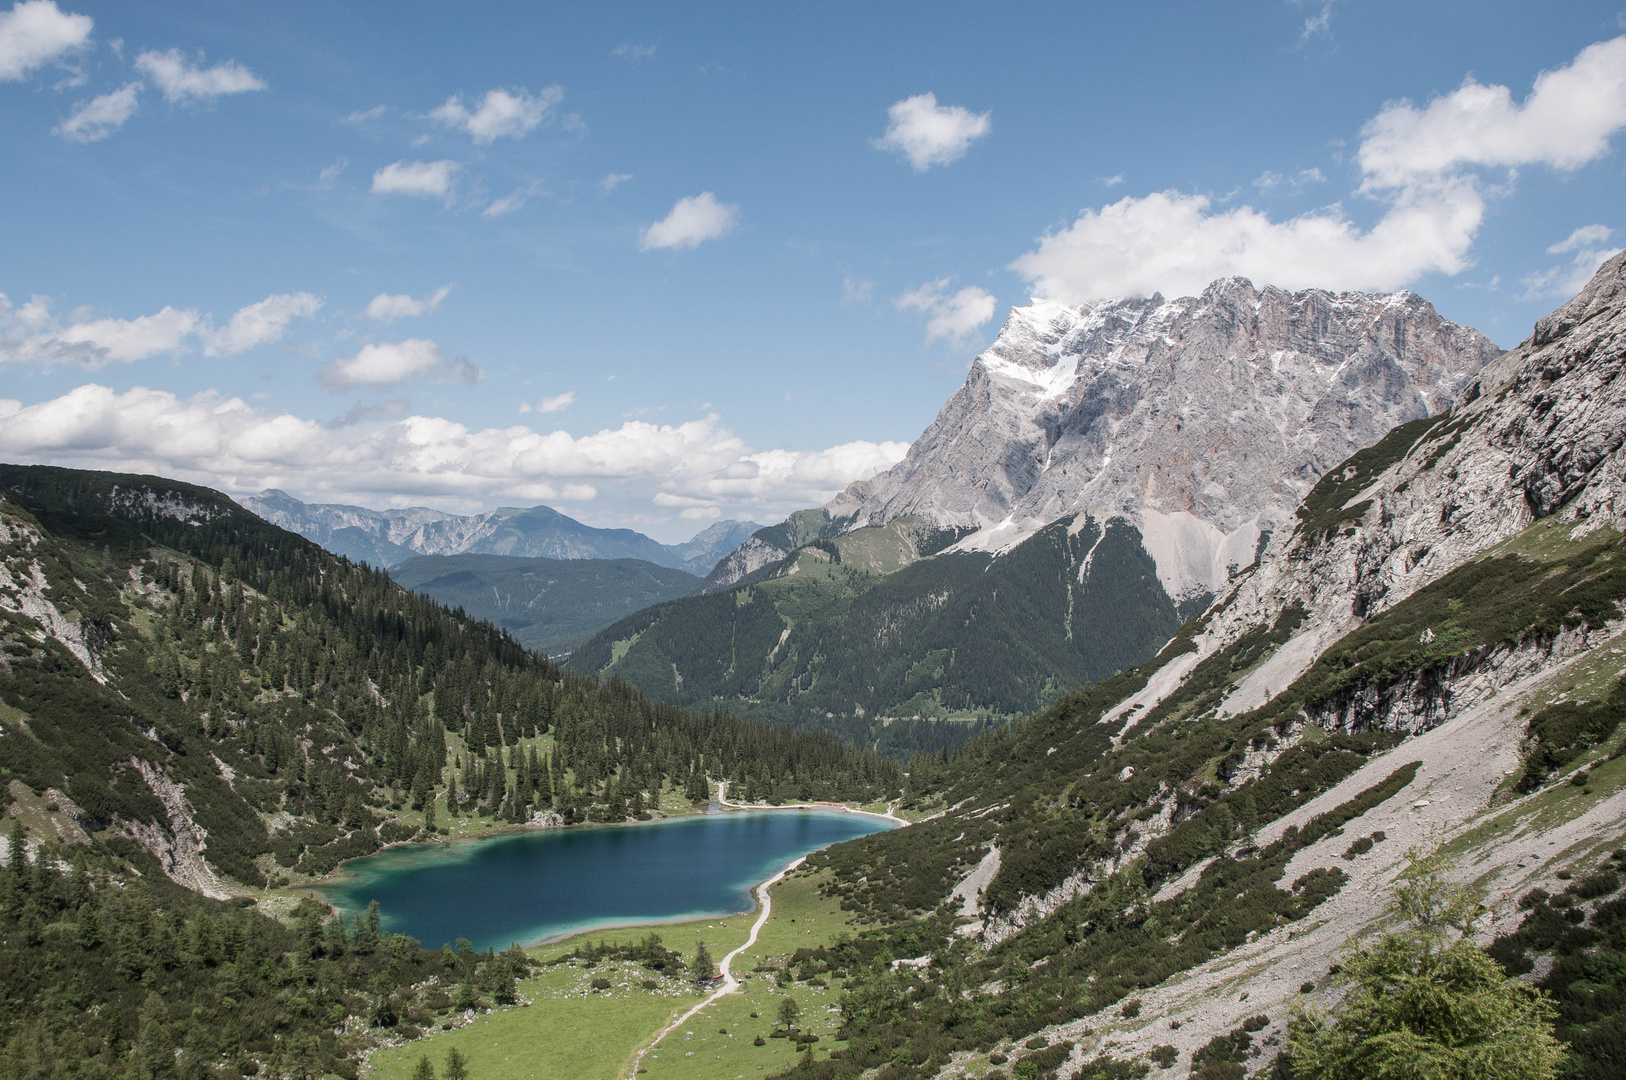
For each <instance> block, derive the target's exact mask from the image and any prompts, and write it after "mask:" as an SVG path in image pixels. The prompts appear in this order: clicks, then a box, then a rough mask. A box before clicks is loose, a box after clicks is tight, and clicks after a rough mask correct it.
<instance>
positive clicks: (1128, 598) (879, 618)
mask: <svg viewBox="0 0 1626 1080" xmlns="http://www.w3.org/2000/svg"><path fill="white" fill-rule="evenodd" d="M799 519H800V520H798V519H793V521H792V522H790V523H787V525H786V526H781V527H778V528H782V529H783V528H789V527H790V526H795V528H794V530H793V531H794V532H795V534H796V535H795V537H794V539H799V540H802V541H803V545H802V546H800V547H798V548H796V550H794V551H793V552H792V553H791V554H790V555H789V556H788V557H787V558H785V559H783V560H781V561H779V562H776V563H774V564H772V565H771V566H767V567H763V568H762V569H760V570H758V571H756V572H755V573H753V574H751V575H750V576H748V577H746V578H745V579H744V580H742V581H740V582H738V583H737V584H735V585H733V586H730V587H729V588H727V589H724V590H722V591H718V592H712V593H709V594H705V595H698V596H692V597H686V598H683V599H679V600H674V601H670V602H668V603H665V604H661V605H657V606H655V607H652V608H650V609H648V610H645V611H641V612H638V613H635V614H633V615H630V616H628V617H627V618H625V619H622V620H620V621H618V622H616V623H613V624H611V625H610V626H608V627H606V628H605V629H604V630H602V631H600V632H599V633H598V634H596V635H595V636H594V637H593V638H592V639H590V640H589V641H588V642H587V643H586V644H585V645H584V646H582V648H581V649H580V650H579V651H578V652H576V653H575V654H573V655H572V657H571V659H570V664H571V666H572V667H575V668H578V669H579V670H583V671H590V672H593V673H596V674H601V675H612V674H613V675H616V676H619V677H621V678H623V679H626V680H627V681H629V682H631V683H633V684H634V685H636V686H638V687H639V688H640V689H642V690H643V691H644V692H645V693H648V694H650V695H652V696H654V697H656V698H659V699H660V700H666V701H673V702H678V703H683V704H687V705H691V706H707V705H710V704H713V703H721V704H725V705H727V706H728V707H730V708H738V709H740V710H742V711H744V712H747V713H748V714H750V715H756V716H763V717H769V718H773V719H778V720H782V721H785V722H789V723H793V724H796V725H798V726H803V727H816V726H818V725H819V722H820V720H821V718H822V719H823V720H826V721H833V720H835V719H837V718H842V717H853V718H857V719H863V718H865V717H870V718H884V719H921V718H931V717H936V718H946V717H956V716H959V717H967V716H1014V715H1019V714H1021V713H1024V712H1028V711H1031V710H1033V709H1035V708H1039V707H1041V706H1043V705H1044V704H1047V703H1048V702H1051V701H1054V700H1055V699H1056V698H1057V697H1059V696H1060V695H1061V694H1062V693H1065V692H1067V691H1069V690H1071V689H1073V688H1076V687H1078V686H1080V685H1083V684H1085V683H1087V682H1090V681H1093V680H1096V679H1100V678H1102V677H1104V676H1106V675H1109V674H1111V673H1112V672H1114V671H1117V670H1120V669H1121V668H1124V667H1126V666H1128V665H1130V664H1133V663H1136V662H1138V661H1140V660H1143V659H1145V658H1146V657H1148V656H1150V655H1152V654H1153V653H1155V652H1156V651H1157V650H1158V649H1159V648H1161V647H1162V646H1163V644H1164V643H1165V642H1167V641H1168V640H1169V638H1170V637H1172V636H1173V635H1174V633H1175V631H1176V630H1177V629H1178V628H1179V625H1180V621H1181V615H1182V612H1181V610H1180V609H1179V608H1177V606H1176V605H1175V603H1174V602H1173V601H1172V600H1170V599H1169V597H1168V595H1167V593H1165V592H1164V590H1163V588H1162V585H1161V584H1160V583H1159V581H1158V578H1157V572H1156V567H1155V565H1154V564H1153V562H1152V560H1151V557H1150V556H1149V555H1148V554H1147V553H1146V551H1145V549H1144V547H1142V545H1141V543H1140V537H1139V534H1138V533H1137V532H1136V530H1135V529H1134V527H1133V526H1131V525H1129V524H1128V523H1127V522H1124V521H1122V520H1113V521H1109V522H1107V523H1105V524H1104V525H1103V524H1102V523H1101V522H1098V521H1096V520H1095V519H1093V518H1086V519H1082V520H1080V519H1079V518H1077V517H1076V516H1069V517H1065V518H1062V519H1061V520H1059V521H1057V522H1055V523H1053V524H1051V525H1049V526H1047V527H1046V528H1044V529H1042V530H1040V531H1039V532H1038V533H1037V534H1036V535H1034V536H1032V537H1030V538H1029V539H1027V540H1026V541H1024V542H1023V543H1021V544H1019V545H1017V546H1016V547H1014V548H1012V549H1011V550H1009V551H1006V552H1003V553H1001V554H999V555H998V556H994V555H990V554H988V553H986V552H967V551H946V552H945V551H944V550H943V549H944V548H947V547H949V546H950V545H951V544H952V543H953V541H954V540H955V539H956V538H957V535H956V534H955V533H953V532H950V531H945V530H934V529H923V528H921V527H920V526H919V525H917V524H916V523H914V522H913V521H912V520H910V519H903V520H900V521H898V522H893V523H891V524H889V525H887V526H885V527H872V528H865V529H859V530H855V531H853V532H847V533H833V530H829V531H832V533H833V534H832V535H824V536H821V535H817V534H818V533H819V532H820V531H821V529H820V526H819V523H818V521H817V520H815V519H814V514H813V512H805V513H804V514H802V515H799ZM758 535H759V536H760V535H761V534H760V533H759V534H758ZM787 535H788V533H787ZM810 537H811V539H810ZM780 539H785V537H780ZM787 542H789V541H788V540H787ZM1205 602H1206V600H1204V601H1199V602H1198V603H1197V604H1195V605H1192V606H1197V607H1200V606H1201V605H1202V604H1203V603H1205Z"/></svg>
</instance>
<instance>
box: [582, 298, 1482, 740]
mask: <svg viewBox="0 0 1626 1080" xmlns="http://www.w3.org/2000/svg"><path fill="white" fill-rule="evenodd" d="M1498 355H1499V350H1498V349H1497V348H1496V347H1495V345H1493V344H1492V343H1491V342H1490V340H1489V339H1487V338H1486V337H1485V336H1484V335H1483V334H1480V333H1479V332H1478V331H1475V330H1472V329H1468V328H1465V327H1461V326H1457V325H1456V324H1454V323H1451V322H1448V321H1446V320H1444V319H1441V318H1440V317H1439V315H1438V314H1437V313H1436V312H1435V311H1434V309H1433V308H1432V307H1431V306H1430V305H1429V304H1428V303H1427V302H1426V301H1424V300H1423V299H1422V298H1420V297H1418V296H1417V295H1415V294H1413V293H1396V294H1392V295H1378V296H1371V295H1365V294H1361V293H1337V294H1334V293H1328V292H1323V291H1320V290H1306V291H1304V292H1298V293H1288V292H1283V291H1282V290H1280V289H1275V288H1268V287H1267V288H1265V289H1262V290H1260V289H1255V288H1254V287H1253V286H1252V285H1251V284H1249V283H1248V282H1246V281H1244V280H1241V279H1226V280H1222V281H1217V282H1215V283H1214V284H1213V285H1211V286H1209V288H1207V289H1206V290H1204V292H1203V294H1202V295H1201V296H1196V297H1185V298H1182V299H1178V300H1164V299H1163V298H1162V297H1158V296H1154V297H1151V298H1149V299H1127V300H1111V301H1106V302H1103V303H1100V304H1096V305H1093V306H1090V307H1085V308H1073V307H1068V306H1065V305H1062V304H1057V303H1050V302H1036V303H1034V304H1033V305H1031V306H1029V307H1025V308H1018V309H1015V310H1014V311H1012V313H1011V315H1010V317H1009V319H1008V320H1007V322H1006V324H1005V327H1004V330H1003V331H1002V332H1001V334H1000V336H999V339H998V341H996V342H995V344H994V345H993V347H992V348H990V349H989V350H988V351H987V352H985V353H983V354H982V355H981V356H979V357H977V359H976V360H975V361H974V362H973V363H972V366H971V371H970V374H969V375H968V377H967V379H966V382H965V384H964V386H962V387H961V388H960V390H959V391H958V392H957V393H956V394H955V395H954V396H953V397H952V398H950V399H949V401H948V402H947V404H945V405H944V406H943V409H942V411H941V412H940V413H939V415H938V417H937V419H936V421H935V422H934V423H933V424H932V425H931V427H929V428H928V429H927V430H926V432H925V433H924V434H923V435H921V437H920V438H919V439H918V440H916V442H915V444H914V445H913V446H912V447H911V448H910V450H909V454H908V456H907V457H906V458H905V459H904V460H903V461H902V462H901V463H899V464H898V465H897V466H895V467H894V468H893V469H892V470H891V471H890V472H888V473H883V474H881V475H879V476H877V477H875V478H874V479H872V480H869V481H865V482H862V483H858V484H854V485H852V486H851V487H850V488H848V489H847V491H845V492H844V493H843V494H842V495H840V496H839V497H838V498H836V499H835V500H833V501H832V502H831V503H829V504H828V505H826V506H825V507H823V508H820V509H817V510H804V511H800V512H798V513H796V514H793V515H791V516H790V518H788V519H787V520H786V521H784V522H782V523H780V524H778V525H775V526H772V527H770V528H767V529H762V530H760V531H758V532H757V533H756V534H755V535H753V536H752V537H751V538H750V539H749V540H748V541H747V542H745V543H744V544H742V545H740V546H739V547H738V548H736V549H735V550H734V551H733V552H731V553H730V554H729V555H728V556H727V557H726V558H724V559H723V560H722V561H721V562H719V563H718V564H717V566H716V568H715V569H714V570H712V572H711V574H710V575H709V576H708V577H707V579H706V581H705V583H704V584H703V585H702V587H701V590H700V591H701V593H702V594H719V593H725V592H727V593H733V595H734V602H733V603H727V604H711V603H708V602H707V601H705V599H704V597H703V596H701V597H694V598H688V599H684V600H679V601H675V602H673V603H671V604H668V605H663V606H662V607H661V608H659V609H652V610H651V611H649V612H642V613H639V614H638V615H636V616H632V617H629V618H627V619H624V620H621V621H619V622H617V623H614V624H612V625H610V626H608V627H606V628H605V629H604V630H603V631H602V632H601V633H600V634H599V635H598V636H597V638H595V639H593V640H591V641H589V642H588V643H587V644H586V645H585V646H584V647H583V649H582V650H581V652H580V653H578V654H577V656H576V657H575V658H574V659H573V661H572V662H573V663H579V664H583V665H587V666H590V667H592V668H593V670H595V671H598V672H601V673H607V672H609V671H612V670H613V671H614V672H615V673H616V674H619V675H621V676H622V677H623V678H627V679H629V680H631V681H633V682H635V683H636V684H637V685H638V686H640V687H641V688H642V689H644V691H645V692H647V693H650V694H654V695H657V696H660V697H662V698H663V699H665V700H672V701H679V702H682V703H685V704H699V703H701V702H704V701H707V700H712V699H714V698H719V697H720V698H722V699H724V700H727V701H728V702H729V704H730V706H731V707H737V708H744V709H747V710H748V711H752V712H754V713H757V714H761V715H768V714H770V713H771V714H772V715H775V716H778V717H789V718H791V719H793V720H797V721H799V722H800V721H809V720H812V721H816V720H817V718H818V717H820V716H824V717H826V718H828V719H832V720H833V719H837V718H840V717H843V716H849V715H850V716H857V717H864V716H877V715H878V716H882V717H886V718H894V719H897V718H913V717H929V716H969V715H978V714H982V715H987V714H994V715H1012V714H1016V713H1021V712H1024V711H1029V710H1032V709H1035V708H1040V707H1042V706H1044V705H1046V704H1048V703H1050V702H1051V701H1053V700H1055V698H1056V696H1057V695H1059V694H1060V693H1063V692H1065V691H1067V690H1070V689H1072V688H1074V687H1077V686H1080V685H1082V684H1084V683H1085V682H1088V681H1091V680H1094V679H1100V678H1103V677H1106V676H1108V675H1111V674H1112V673H1113V672H1114V671H1117V670H1119V669H1121V668H1122V667H1124V666H1125V665H1127V664H1132V663H1135V662H1138V661H1139V660H1142V659H1144V658H1145V657H1147V656H1149V655H1151V653H1152V652H1153V651H1155V650H1156V649H1157V648H1158V647H1160V646H1161V644H1162V643H1163V642H1165V641H1167V640H1168V637H1169V636H1170V635H1172V634H1173V633H1174V631H1175V630H1176V629H1177V628H1178V626H1179V624H1180V621H1181V620H1182V619H1183V618H1184V617H1186V616H1188V615H1191V614H1195V613H1197V612H1198V611H1201V610H1202V609H1203V607H1205V606H1206V605H1207V603H1208V601H1209V600H1210V599H1211V598H1212V597H1213V595H1214V594H1216V593H1219V592H1223V591H1224V590H1225V589H1226V588H1228V587H1229V584H1230V583H1231V582H1232V581H1233V580H1234V579H1236V577H1237V576H1238V575H1239V574H1240V573H1241V572H1242V571H1243V570H1244V569H1245V568H1246V567H1249V566H1251V565H1253V564H1254V563H1255V562H1256V561H1257V560H1258V559H1259V557H1260V554H1261V552H1262V551H1263V549H1264V547H1265V545H1266V544H1267V543H1268V542H1269V539H1270V537H1272V536H1278V537H1283V538H1285V537H1286V535H1288V534H1290V533H1291V532H1292V526H1293V524H1294V522H1295V520H1296V519H1295V517H1294V513H1295V507H1297V506H1298V505H1299V501H1300V500H1301V499H1302V498H1303V497H1304V496H1305V495H1306V494H1307V493H1308V492H1309V491H1310V490H1311V488H1312V487H1313V486H1314V485H1315V484H1316V483H1317V481H1318V480H1319V479H1320V478H1321V477H1322V475H1323V474H1324V473H1325V472H1326V470H1327V469H1329V468H1332V467H1333V466H1334V465H1336V464H1337V463H1338V462H1341V461H1343V460H1345V459H1346V458H1348V457H1349V455H1351V454H1352V453H1354V452H1355V451H1357V450H1358V449H1360V448H1361V447H1363V446H1368V445H1370V444H1372V443H1374V442H1376V441H1378V440H1379V439H1380V438H1382V437H1383V435H1384V434H1385V433H1386V432H1388V431H1389V430H1390V429H1391V428H1393V427H1395V426H1396V425H1399V424H1403V423H1406V422H1410V421H1417V420H1420V419H1422V418H1426V417H1429V416H1434V415H1438V414H1439V413H1441V412H1443V411H1445V410H1447V409H1449V408H1450V407H1451V405H1452V404H1453V402H1455V401H1456V400H1457V398H1458V397H1459V395H1460V394H1461V393H1462V392H1463V390H1464V388H1465V387H1466V386H1468V385H1469V384H1470V382H1471V380H1472V379H1473V378H1474V377H1475V376H1476V374H1477V373H1478V372H1479V371H1480V370H1481V368H1483V367H1484V365H1485V364H1486V363H1487V362H1489V361H1491V360H1493V359H1494V358H1495V357H1497V356H1498ZM1102 541H1110V542H1107V543H1102ZM974 556H975V558H974ZM829 564H834V566H833V567H832V566H831V565H829ZM1143 564H1148V565H1150V566H1151V567H1152V568H1153V570H1154V573H1153V574H1152V575H1151V576H1150V577H1149V578H1148V577H1147V576H1145V575H1144V574H1143ZM985 571H986V572H985ZM795 575H801V576H800V577H799V578H797V579H796V581H795V582H794V583H792V582H791V581H790V579H791V578H792V577H793V576H795ZM883 581H884V583H883ZM816 583H819V584H816ZM1143 586H1144V587H1143ZM741 590H746V591H741ZM815 590H819V595H820V601H819V602H818V603H811V602H809V601H808V599H807V597H808V595H809V594H811V593H813V592H814V591H815ZM1130 593H1132V594H1133V595H1130ZM747 622H749V623H750V624H751V626H752V629H751V630H750V631H749V632H747V631H745V630H744V629H742V628H743V627H744V625H745V623H747ZM764 635H765V636H764ZM759 639H760V640H762V641H763V642H765V643H764V644H763V645H762V647H761V648H760V650H757V649H756V643H757V642H758V640H759ZM742 649H744V650H747V652H748V653H749V655H742Z"/></svg>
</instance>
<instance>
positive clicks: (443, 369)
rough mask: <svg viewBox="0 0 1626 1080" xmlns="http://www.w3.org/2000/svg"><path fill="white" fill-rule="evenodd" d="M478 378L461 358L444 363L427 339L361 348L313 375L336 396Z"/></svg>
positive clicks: (476, 369) (473, 370)
mask: <svg viewBox="0 0 1626 1080" xmlns="http://www.w3.org/2000/svg"><path fill="white" fill-rule="evenodd" d="M479 378H480V369H479V368H477V367H475V366H474V365H473V364H472V363H470V362H469V361H468V360H467V359H466V358H465V357H461V356H459V357H456V358H455V359H452V360H447V359H446V358H445V357H443V356H441V354H440V346H439V345H437V344H436V343H435V342H433V341H430V340H428V339H427V338H407V339H406V340H405V341H388V342H382V343H380V344H376V345H363V346H362V347H361V351H360V352H358V353H356V355H354V356H341V357H338V358H336V359H333V360H330V361H329V362H328V363H327V365H326V366H325V367H323V368H322V370H321V371H320V372H318V373H317V376H316V381H317V382H318V383H320V384H321V386H322V388H323V389H324V390H332V391H335V392H337V391H341V390H355V389H358V388H367V389H372V390H381V389H384V388H386V387H391V386H399V385H400V384H401V383H404V382H412V381H420V380H428V381H432V382H461V383H473V382H476V381H478V380H479Z"/></svg>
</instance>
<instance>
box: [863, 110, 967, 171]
mask: <svg viewBox="0 0 1626 1080" xmlns="http://www.w3.org/2000/svg"><path fill="white" fill-rule="evenodd" d="M886 115H887V116H888V117H889V118H890V120H891V122H890V123H889V124H887V127H886V134H884V135H882V136H881V137H880V138H878V139H875V140H873V145H874V146H875V148H876V149H878V150H896V151H898V152H899V153H901V154H902V155H903V156H904V157H906V158H908V159H909V164H910V165H913V166H914V168H915V171H916V172H925V171H926V170H927V169H929V168H931V167H932V166H933V165H947V164H948V163H949V162H951V161H958V160H959V159H960V158H962V157H964V156H965V152H966V151H967V150H969V149H971V144H972V143H974V142H976V141H977V140H978V139H980V138H982V137H983V136H984V135H986V134H988V132H989V131H990V130H992V128H993V126H994V124H993V121H992V120H990V119H989V117H990V116H991V115H992V114H991V113H974V112H972V111H970V110H969V109H966V108H963V107H961V106H959V105H939V104H937V95H936V94H916V95H915V96H914V97H907V98H904V99H903V100H902V101H898V102H894V103H893V105H892V107H891V108H889V109H887V110H886Z"/></svg>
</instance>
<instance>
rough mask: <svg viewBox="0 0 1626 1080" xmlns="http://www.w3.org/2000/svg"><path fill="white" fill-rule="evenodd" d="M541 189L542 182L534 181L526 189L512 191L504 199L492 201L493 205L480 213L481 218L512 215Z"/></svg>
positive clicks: (518, 188)
mask: <svg viewBox="0 0 1626 1080" xmlns="http://www.w3.org/2000/svg"><path fill="white" fill-rule="evenodd" d="M541 189H542V182H541V181H540V180H533V181H532V182H531V183H529V184H526V185H525V186H524V187H517V188H515V189H514V190H513V191H510V192H509V193H508V194H507V195H504V196H503V197H502V198H500V199H493V200H491V205H490V206H488V207H486V208H485V209H484V210H482V211H480V216H481V217H485V218H499V217H502V216H503V215H504V214H512V213H513V212H514V211H515V210H518V209H519V208H520V207H522V206H524V205H525V202H526V200H527V199H529V198H530V197H531V196H532V195H535V194H536V193H537V192H538V191H540V190H541Z"/></svg>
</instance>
